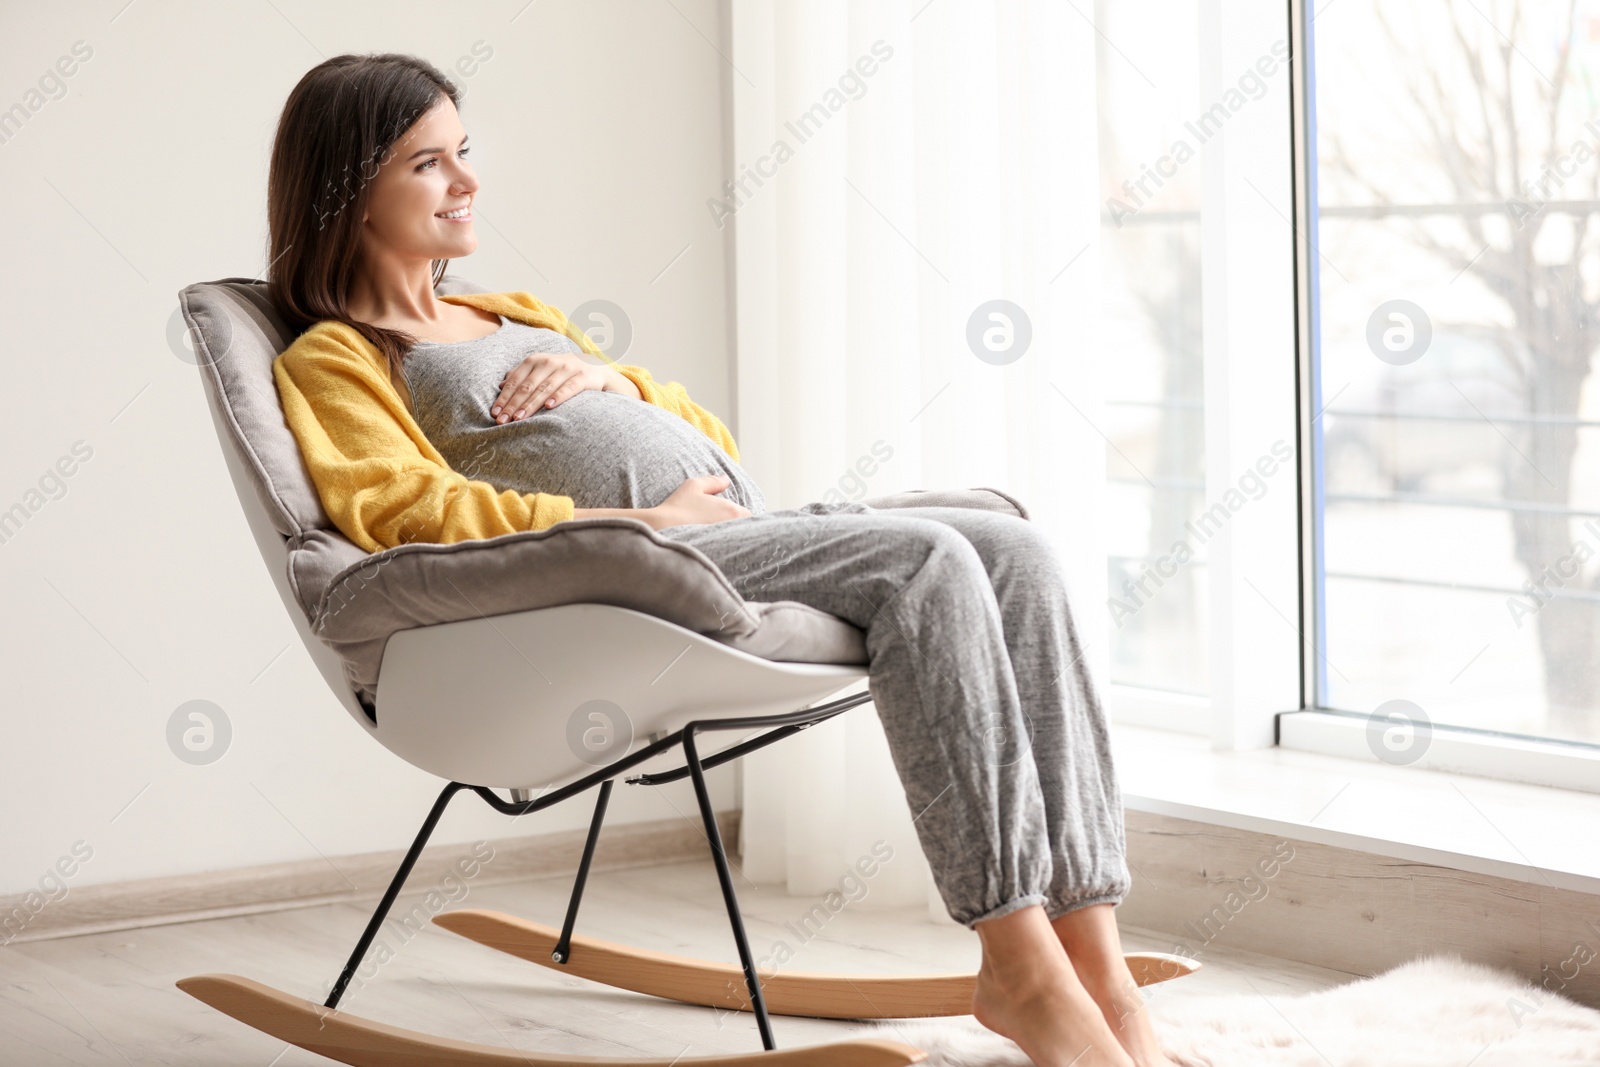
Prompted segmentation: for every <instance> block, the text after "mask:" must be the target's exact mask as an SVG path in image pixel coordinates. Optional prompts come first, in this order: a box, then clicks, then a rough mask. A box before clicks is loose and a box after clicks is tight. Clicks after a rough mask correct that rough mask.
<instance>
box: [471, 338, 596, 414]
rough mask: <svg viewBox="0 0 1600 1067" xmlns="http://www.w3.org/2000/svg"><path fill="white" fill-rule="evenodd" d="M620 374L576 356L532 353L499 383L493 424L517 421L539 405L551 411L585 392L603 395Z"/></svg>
mask: <svg viewBox="0 0 1600 1067" xmlns="http://www.w3.org/2000/svg"><path fill="white" fill-rule="evenodd" d="M613 376H617V377H620V374H619V373H618V372H617V371H616V370H614V369H613V368H611V367H597V366H595V365H594V364H592V363H590V362H588V361H587V360H585V359H584V358H583V357H582V356H580V355H579V354H577V353H576V352H535V353H534V354H533V355H531V356H529V357H528V358H527V359H525V360H523V361H522V362H521V363H519V364H517V365H516V366H515V367H513V368H512V369H511V371H510V373H508V374H507V375H506V377H505V380H504V381H503V382H501V383H500V395H499V396H498V397H496V398H495V401H494V403H493V404H492V405H491V406H490V408H489V414H490V415H493V416H494V417H495V422H496V423H506V422H510V421H511V420H513V419H520V418H522V417H524V416H525V415H528V414H530V413H532V412H534V411H536V410H538V408H539V406H540V405H541V404H542V405H544V406H545V407H550V408H553V407H555V406H556V405H557V404H560V403H562V402H563V401H565V400H568V399H570V398H572V397H574V396H576V395H577V394H579V393H581V392H583V391H584V390H585V389H598V390H600V391H601V392H606V391H608V390H610V389H611V387H612V385H613Z"/></svg>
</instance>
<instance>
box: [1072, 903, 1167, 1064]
mask: <svg viewBox="0 0 1600 1067" xmlns="http://www.w3.org/2000/svg"><path fill="white" fill-rule="evenodd" d="M1050 925H1051V927H1052V928H1053V929H1054V931H1055V933H1056V935H1057V937H1058V938H1059V939H1060V942H1061V946H1062V948H1063V949H1065V950H1066V953H1067V957H1068V959H1070V960H1071V961H1072V968H1073V971H1074V972H1075V974H1076V975H1077V978H1078V983H1079V984H1080V985H1081V986H1082V987H1083V988H1084V990H1086V991H1087V992H1088V994H1089V997H1090V998H1091V999H1092V1000H1093V1001H1094V1003H1095V1005H1096V1006H1097V1007H1099V1009H1100V1012H1101V1014H1102V1015H1103V1016H1104V1017H1105V1021H1106V1025H1107V1026H1109V1027H1110V1029H1111V1032H1112V1033H1113V1034H1114V1035H1116V1038H1117V1041H1118V1043H1119V1044H1121V1046H1122V1048H1123V1049H1124V1050H1126V1052H1127V1054H1128V1055H1129V1056H1130V1057H1132V1059H1133V1062H1134V1064H1135V1065H1136V1067H1178V1065H1177V1064H1176V1063H1174V1062H1173V1061H1172V1059H1171V1058H1170V1057H1168V1056H1167V1055H1166V1054H1165V1053H1164V1052H1162V1051H1161V1043H1160V1041H1159V1040H1157V1038H1156V1034H1155V1028H1154V1027H1153V1026H1152V1025H1151V1023H1150V1013H1149V1012H1148V1011H1146V1010H1145V1001H1144V996H1143V994H1141V993H1140V992H1139V985H1138V983H1137V982H1135V981H1134V980H1133V972H1132V971H1130V970H1128V962H1127V960H1126V958H1124V956H1123V954H1122V939H1121V937H1120V936H1119V935H1118V932H1117V922H1116V919H1115V918H1113V917H1112V906H1111V905H1110V904H1091V905H1089V906H1087V907H1083V908H1078V909H1075V910H1073V911H1069V912H1067V913H1066V914H1065V915H1059V916H1057V917H1056V918H1055V919H1052V920H1051V922H1050Z"/></svg>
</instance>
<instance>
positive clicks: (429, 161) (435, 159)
mask: <svg viewBox="0 0 1600 1067" xmlns="http://www.w3.org/2000/svg"><path fill="white" fill-rule="evenodd" d="M470 151H472V146H470V145H468V146H467V147H466V148H463V149H462V150H461V151H459V152H457V153H456V155H458V156H464V155H466V154H467V153H468V152H470ZM437 162H439V157H438V156H434V157H433V158H432V159H426V160H423V161H422V162H421V163H419V164H418V165H417V169H418V170H426V169H427V168H428V167H429V166H431V165H432V164H434V163H437Z"/></svg>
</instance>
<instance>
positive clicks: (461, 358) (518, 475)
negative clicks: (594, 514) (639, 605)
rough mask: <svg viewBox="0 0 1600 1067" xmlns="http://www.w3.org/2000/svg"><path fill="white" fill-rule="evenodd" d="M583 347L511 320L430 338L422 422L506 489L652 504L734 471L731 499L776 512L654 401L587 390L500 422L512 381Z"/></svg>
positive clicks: (464, 465)
mask: <svg viewBox="0 0 1600 1067" xmlns="http://www.w3.org/2000/svg"><path fill="white" fill-rule="evenodd" d="M582 351H583V349H582V348H580V347H579V345H578V344H577V342H575V341H573V340H572V339H571V338H570V337H567V336H566V335H564V334H561V333H558V332H556V331H555V330H547V329H542V328H540V327H536V326H528V325H525V324H524V323H520V322H517V321H515V320H512V319H507V318H506V317H505V316H504V315H502V316H500V329H499V330H497V331H495V332H494V333H491V334H489V335H488V336H486V337H479V338H474V339H472V340H469V341H454V342H448V343H441V342H433V341H421V342H418V343H417V344H416V345H414V346H412V349H411V351H410V352H409V353H408V354H407V355H406V358H405V361H404V363H403V371H404V374H405V379H406V385H407V387H408V388H410V390H411V400H412V407H413V409H414V412H415V417H416V420H417V424H418V426H420V427H421V429H422V432H423V434H424V435H425V436H426V437H427V438H428V440H429V441H431V442H432V443H433V446H434V447H435V448H437V449H438V450H439V454H440V455H442V456H443V457H444V459H445V462H447V463H448V464H450V466H451V468H452V469H454V470H456V471H459V472H460V473H462V474H464V475H466V476H467V477H468V478H471V479H474V480H476V481H484V482H488V483H489V484H491V485H493V486H495V487H496V488H497V489H514V490H516V491H517V492H519V493H556V494H559V495H561V496H569V497H571V498H572V503H573V506H574V507H579V508H650V507H655V506H656V505H657V504H659V503H661V502H662V501H663V500H665V499H666V498H667V497H668V496H670V495H671V494H672V492H673V491H674V490H676V489H677V488H678V487H679V486H680V485H682V484H683V483H684V481H685V480H686V479H689V478H694V477H699V476H700V475H705V474H725V475H727V476H728V478H729V479H730V481H729V483H728V487H727V488H726V489H724V490H723V491H722V495H723V496H724V497H726V498H728V499H730V500H732V501H734V502H735V503H737V504H740V505H742V506H743V507H745V508H748V509H749V510H750V513H751V514H752V515H760V514H762V513H764V512H765V511H766V501H765V499H764V498H763V497H762V495H761V490H760V488H759V487H758V486H757V485H756V483H755V480H754V479H753V478H751V477H750V475H749V474H748V473H747V472H746V471H745V469H744V468H743V467H741V466H740V465H739V464H738V463H737V462H735V460H734V459H733V457H731V456H729V455H728V454H727V453H726V452H724V451H723V450H722V448H721V446H719V445H718V444H717V443H716V442H714V441H712V440H711V438H709V437H707V436H706V435H705V434H704V433H702V432H701V431H700V430H699V429H698V428H696V427H695V426H694V424H692V423H690V422H689V421H687V420H686V419H684V418H682V417H681V416H679V415H677V414H674V413H673V412H671V411H667V410H666V409H665V408H659V407H657V406H656V405H654V404H651V403H649V402H648V401H644V400H635V399H634V398H633V397H632V396H629V395H626V394H623V393H605V392H601V391H599V390H595V389H586V390H584V391H583V392H581V393H578V394H577V395H576V396H572V397H569V398H568V399H566V400H564V401H562V402H561V403H559V404H557V405H556V406H555V407H553V408H546V407H541V408H539V409H538V410H537V411H535V412H534V413H533V414H531V415H525V416H523V417H522V418H520V419H515V420H513V421H511V422H507V423H504V424H496V422H495V421H494V418H493V416H491V415H490V414H489V407H490V405H491V404H493V403H494V400H495V397H497V396H499V395H500V383H501V381H502V380H504V378H505V376H506V375H507V374H508V373H510V371H511V370H512V369H513V368H514V367H516V366H517V365H518V364H519V363H521V362H522V361H523V360H524V359H525V358H527V356H528V355H530V354H531V353H534V352H573V353H582ZM585 358H588V357H585Z"/></svg>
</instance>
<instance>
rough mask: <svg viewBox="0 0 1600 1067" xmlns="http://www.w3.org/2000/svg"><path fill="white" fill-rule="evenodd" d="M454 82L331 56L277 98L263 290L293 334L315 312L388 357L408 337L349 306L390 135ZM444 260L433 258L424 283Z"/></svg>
mask: <svg viewBox="0 0 1600 1067" xmlns="http://www.w3.org/2000/svg"><path fill="white" fill-rule="evenodd" d="M446 98H448V99H449V100H450V102H451V103H452V104H455V105H456V106H457V107H459V106H460V103H461V101H460V96H459V92H458V90H457V89H456V87H455V85H454V84H453V83H452V82H451V81H450V79H449V78H448V77H446V76H445V75H444V74H443V73H441V72H440V71H439V69H438V68H437V67H435V66H433V64H431V63H429V62H428V61H427V60H424V59H418V58H417V57H416V56H409V55H402V54H399V53H395V52H383V53H378V54H373V55H342V56H334V57H333V58H332V59H329V60H325V61H324V62H322V63H319V64H317V65H316V66H315V67H312V68H311V69H310V70H309V71H307V72H306V74H305V76H304V77H302V78H301V79H300V81H299V83H298V84H297V85H296V86H295V87H294V90H293V91H292V92H290V93H289V99H288V101H287V102H286V103H285V104H284V105H283V114H282V115H281V116H279V118H278V132H277V136H276V137H275V138H274V140H273V143H272V162H271V164H270V167H269V169H268V172H267V231H268V247H267V262H268V264H270V265H269V266H268V268H267V295H268V298H269V299H270V300H271V301H272V303H273V305H274V306H275V307H276V308H277V310H278V313H279V314H280V315H282V316H283V318H284V320H285V321H286V322H287V323H288V324H289V327H290V329H292V330H293V331H294V332H295V333H297V334H298V333H301V332H303V331H304V330H305V329H306V328H307V327H309V326H312V325H314V324H315V323H318V322H321V321H323V320H324V319H335V320H337V321H339V322H342V323H344V324H346V325H347V326H350V327H352V328H353V329H355V330H357V331H359V332H360V334H361V335H362V336H363V337H365V338H366V339H367V340H368V341H370V342H372V344H373V345H374V346H376V347H377V349H378V351H379V352H380V353H382V354H383V357H384V359H385V361H386V362H387V363H388V365H389V378H390V381H391V382H393V383H395V385H396V389H397V390H398V391H399V392H400V393H401V394H402V396H404V395H405V394H406V392H407V390H406V389H405V387H404V382H405V379H404V377H403V376H402V375H401V372H400V365H401V362H402V361H403V360H404V359H405V355H406V353H407V352H408V351H410V349H411V346H412V345H413V344H415V343H416V340H417V339H416V338H415V337H413V336H412V335H410V334H408V333H406V332H404V331H402V330H389V329H384V328H383V327H381V326H374V325H372V324H370V323H365V322H357V321H356V320H355V319H354V318H352V317H351V315H350V309H349V305H348V301H349V297H350V286H351V283H352V282H353V281H354V278H355V274H356V268H357V266H358V264H359V261H360V255H361V218H362V216H363V215H364V214H366V208H367V203H368V201H370V200H371V198H372V179H373V178H374V177H376V176H377V173H378V167H379V165H380V164H381V163H383V162H384V161H385V160H386V159H387V158H388V156H389V154H390V150H391V148H392V146H393V145H394V143H395V142H396V141H398V140H399V139H400V137H401V135H402V134H404V133H405V132H406V130H408V129H410V128H411V126H412V124H413V123H415V122H416V121H417V120H418V119H420V118H421V117H422V116H423V115H424V114H426V113H427V112H428V111H430V110H431V109H432V108H434V107H436V106H437V105H439V104H442V103H443V102H444V100H445V99H446ZM448 262H449V260H443V259H440V260H434V266H433V281H434V284H435V285H437V284H438V283H439V279H440V278H442V277H443V276H444V267H445V264H446V263H448Z"/></svg>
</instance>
